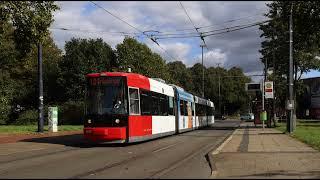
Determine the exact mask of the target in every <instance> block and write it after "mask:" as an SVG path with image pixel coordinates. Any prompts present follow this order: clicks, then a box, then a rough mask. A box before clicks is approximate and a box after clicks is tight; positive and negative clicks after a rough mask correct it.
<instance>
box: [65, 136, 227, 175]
mask: <svg viewBox="0 0 320 180" xmlns="http://www.w3.org/2000/svg"><path fill="white" fill-rule="evenodd" d="M231 133H232V131H231V132H228V133H227V134H225V135H223V138H221V139H220V142H219V143H216V142H214V143H209V144H207V145H205V146H202V144H204V143H207V142H208V139H205V140H203V142H201V143H199V144H198V146H202V147H201V148H200V149H199V148H195V149H194V150H192V151H191V152H189V153H187V154H186V155H184V156H183V157H181V158H179V159H177V160H175V161H173V162H172V163H170V164H169V165H167V166H166V167H164V168H161V169H160V170H158V171H155V172H152V174H151V175H148V176H147V177H145V178H147V179H158V178H160V177H161V176H163V175H165V174H166V173H168V172H170V171H173V170H175V169H176V168H178V167H180V166H181V165H183V164H184V163H185V162H187V161H188V160H190V159H191V158H193V157H195V156H197V155H200V154H203V158H205V159H206V160H207V158H206V156H207V154H208V152H211V151H212V150H213V149H214V148H216V147H217V146H219V144H221V143H222V142H223V141H224V140H225V139H226V138H227V137H229V136H230V135H231ZM182 137H183V136H181V138H182ZM184 137H185V136H184ZM183 142H186V141H185V139H184V140H180V141H178V142H176V143H172V144H169V145H166V146H164V147H161V148H159V147H158V148H157V149H155V150H151V151H149V152H142V153H139V154H138V155H136V156H133V157H130V158H128V159H125V160H122V161H119V162H115V163H112V164H108V165H106V166H103V167H101V168H98V169H94V170H92V171H87V172H84V173H81V174H77V175H75V176H72V177H70V178H69V179H80V178H90V177H94V176H95V175H98V176H99V174H100V173H102V172H106V171H108V170H110V169H112V168H116V167H119V166H123V167H125V165H126V164H128V163H131V162H133V161H138V160H141V159H143V158H148V157H150V156H152V155H154V154H155V153H159V152H161V151H165V150H168V149H170V148H172V147H176V146H177V145H179V144H181V143H183ZM201 156H202V155H201ZM207 162H208V166H209V167H210V169H211V165H210V162H209V161H208V160H207ZM119 168H121V167H119ZM125 169H126V168H125ZM210 173H211V172H210Z"/></svg>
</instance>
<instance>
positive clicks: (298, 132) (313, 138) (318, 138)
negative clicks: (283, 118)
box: [276, 122, 320, 151]
mask: <svg viewBox="0 0 320 180" xmlns="http://www.w3.org/2000/svg"><path fill="white" fill-rule="evenodd" d="M276 129H278V130H280V131H282V132H285V131H286V123H278V127H276ZM291 136H292V137H294V138H296V139H298V140H300V141H302V142H304V143H306V144H309V145H310V146H311V147H313V148H315V149H317V150H319V151H320V123H319V122H316V123H305V122H297V127H296V129H295V130H294V132H293V133H292V135H291Z"/></svg>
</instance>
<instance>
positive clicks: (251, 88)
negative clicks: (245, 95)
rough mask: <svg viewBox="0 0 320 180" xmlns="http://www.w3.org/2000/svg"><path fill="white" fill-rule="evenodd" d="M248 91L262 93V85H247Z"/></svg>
mask: <svg viewBox="0 0 320 180" xmlns="http://www.w3.org/2000/svg"><path fill="white" fill-rule="evenodd" d="M245 88H246V91H261V84H260V83H246V87H245Z"/></svg>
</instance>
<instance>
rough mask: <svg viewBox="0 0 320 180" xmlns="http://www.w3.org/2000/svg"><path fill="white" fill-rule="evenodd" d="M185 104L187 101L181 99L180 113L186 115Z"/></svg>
mask: <svg viewBox="0 0 320 180" xmlns="http://www.w3.org/2000/svg"><path fill="white" fill-rule="evenodd" d="M184 106H185V103H184V101H183V100H180V115H182V116H183V115H184Z"/></svg>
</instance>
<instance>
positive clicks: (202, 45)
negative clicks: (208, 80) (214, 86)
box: [200, 44, 206, 98]
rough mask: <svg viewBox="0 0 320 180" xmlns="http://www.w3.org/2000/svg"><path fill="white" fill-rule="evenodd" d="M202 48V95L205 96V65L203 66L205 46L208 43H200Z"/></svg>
mask: <svg viewBox="0 0 320 180" xmlns="http://www.w3.org/2000/svg"><path fill="white" fill-rule="evenodd" d="M200 47H201V49H202V97H203V98H204V66H203V47H206V45H204V44H201V45H200Z"/></svg>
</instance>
